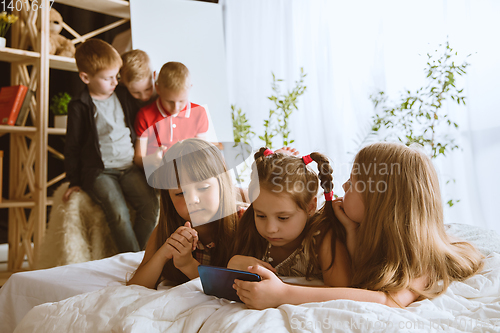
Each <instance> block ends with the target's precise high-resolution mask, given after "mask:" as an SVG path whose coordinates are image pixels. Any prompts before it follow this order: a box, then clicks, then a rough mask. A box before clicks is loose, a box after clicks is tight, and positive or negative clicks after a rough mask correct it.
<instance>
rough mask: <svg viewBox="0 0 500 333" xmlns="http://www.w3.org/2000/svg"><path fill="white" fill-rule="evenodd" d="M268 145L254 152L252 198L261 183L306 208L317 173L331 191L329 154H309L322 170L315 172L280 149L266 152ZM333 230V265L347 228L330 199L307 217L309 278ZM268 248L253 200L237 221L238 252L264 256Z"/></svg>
mask: <svg viewBox="0 0 500 333" xmlns="http://www.w3.org/2000/svg"><path fill="white" fill-rule="evenodd" d="M266 149H267V148H261V149H260V150H259V151H258V152H257V153H255V155H254V157H255V167H256V168H254V169H253V171H252V180H251V182H250V186H249V191H248V192H249V195H250V201H251V202H253V201H254V200H255V199H256V198H254V197H252V195H253V193H255V192H256V190H258V189H259V188H258V187H260V188H261V189H267V190H269V191H271V192H273V193H283V194H286V195H290V197H291V198H292V200H293V201H294V202H295V203H296V204H297V206H298V207H299V208H300V209H302V210H304V211H307V205H308V204H309V203H310V202H311V200H312V199H313V198H314V197H315V196H316V194H317V192H318V177H319V179H320V181H321V187H322V188H323V190H324V191H325V193H329V192H331V191H332V189H333V177H332V173H333V169H332V167H331V166H330V162H329V161H328V158H327V157H326V156H324V155H322V154H320V153H311V154H310V156H311V158H312V159H313V160H314V161H315V162H317V164H318V170H319V174H318V175H316V173H314V172H313V171H312V170H311V169H310V168H309V167H307V166H306V165H305V164H304V162H303V160H302V158H300V157H295V156H289V155H286V154H281V153H274V154H271V155H268V156H264V151H265V150H266ZM255 173H257V175H256V174H255ZM287 184H293V186H292V188H291V189H290V188H289V187H290V186H287ZM296 184H302V186H301V188H300V189H298V188H296ZM330 230H331V231H332V232H333V234H332V243H331V248H332V261H331V263H330V267H331V266H332V265H333V260H334V258H335V243H336V240H337V239H339V240H340V241H342V242H344V243H345V229H344V227H343V226H342V224H341V223H340V222H339V221H338V219H337V218H336V217H335V214H334V213H333V208H332V205H331V203H330V202H326V204H325V205H324V206H323V207H322V208H321V209H320V210H318V211H317V212H316V213H315V214H314V215H313V216H312V217H311V218H309V219H308V221H307V223H306V226H305V228H304V230H303V232H302V235H304V253H305V254H306V255H307V256H308V257H309V258H310V259H311V260H310V262H309V264H308V267H307V273H306V278H309V277H310V275H311V274H312V272H313V271H314V269H315V267H320V263H319V259H318V256H317V253H318V249H319V245H320V244H321V242H322V240H323V238H324V237H325V235H326V234H327V233H328V232H329V231H330ZM318 231H319V234H318ZM316 235H317V236H316ZM315 236H316V237H315ZM266 249H267V241H266V240H265V239H264V238H263V237H262V236H261V235H260V234H259V232H258V231H257V228H256V227H255V215H254V210H253V204H252V205H250V207H249V208H248V209H247V211H246V212H245V214H244V215H243V217H242V218H241V220H240V222H239V224H238V232H237V233H236V243H235V254H241V255H247V256H252V257H255V258H258V259H261V258H262V257H263V256H264V254H265V251H266Z"/></svg>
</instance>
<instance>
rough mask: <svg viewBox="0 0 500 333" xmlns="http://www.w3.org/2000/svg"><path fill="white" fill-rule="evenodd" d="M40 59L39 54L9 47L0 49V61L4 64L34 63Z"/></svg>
mask: <svg viewBox="0 0 500 333" xmlns="http://www.w3.org/2000/svg"><path fill="white" fill-rule="evenodd" d="M39 58H40V53H38V52H33V51H25V50H18V49H13V48H10V47H3V48H0V61H6V62H28V63H32V62H35V61H36V60H37V59H39Z"/></svg>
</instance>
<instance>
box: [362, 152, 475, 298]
mask: <svg viewBox="0 0 500 333" xmlns="http://www.w3.org/2000/svg"><path fill="white" fill-rule="evenodd" d="M352 174H353V178H354V181H355V182H354V181H353V184H354V183H356V184H357V183H358V182H361V183H360V185H363V184H364V185H366V184H370V182H371V185H372V186H373V188H371V190H368V189H367V188H366V186H363V187H364V188H365V190H364V191H362V198H363V203H364V206H365V214H364V219H363V221H362V222H361V223H360V226H359V230H358V235H357V242H358V244H357V247H356V248H357V250H356V253H355V254H354V256H353V268H354V269H353V274H354V276H353V286H354V287H359V288H364V289H370V290H378V291H384V292H386V293H394V292H397V291H400V290H403V289H407V288H410V283H411V281H412V280H414V279H416V278H419V277H423V276H427V277H428V280H429V282H428V285H427V287H426V288H424V290H414V291H415V292H417V293H419V294H420V295H421V296H423V297H428V298H432V297H435V296H438V295H440V294H441V293H443V292H444V291H445V290H446V288H447V287H448V286H449V284H450V282H452V281H462V280H465V279H466V278H468V277H470V276H472V275H474V274H475V273H476V272H478V270H480V269H481V268H482V266H483V262H482V255H481V254H480V253H479V252H478V251H477V250H476V249H475V248H474V246H473V245H471V244H470V243H468V242H464V241H451V240H450V239H449V238H448V235H447V234H446V232H445V230H444V224H443V206H442V200H441V194H440V191H439V182H438V177H437V173H436V170H435V169H434V166H433V165H432V162H431V160H430V158H429V157H428V156H427V155H426V154H425V153H424V152H422V151H421V150H420V149H416V148H411V147H406V146H405V145H403V144H396V143H376V144H372V145H369V146H367V147H365V148H363V149H362V150H361V151H360V152H359V153H358V154H357V155H356V158H355V161H354V167H353V173H352ZM379 185H380V186H379ZM358 189H359V187H358ZM439 281H442V284H440V283H439Z"/></svg>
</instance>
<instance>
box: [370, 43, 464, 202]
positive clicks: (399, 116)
mask: <svg viewBox="0 0 500 333" xmlns="http://www.w3.org/2000/svg"><path fill="white" fill-rule="evenodd" d="M439 46H440V48H439V49H437V50H435V51H434V53H433V54H429V53H427V65H426V67H425V69H424V72H425V73H426V85H425V86H424V87H422V88H419V89H417V90H416V91H414V92H412V91H410V90H408V91H406V92H403V93H401V96H400V98H399V100H397V101H395V102H389V101H388V97H387V95H386V94H385V93H384V92H383V91H379V92H378V93H377V94H375V95H372V96H370V98H371V100H372V101H373V103H374V105H375V108H376V109H377V108H380V109H381V110H380V112H379V113H377V114H376V115H375V116H374V117H373V126H372V132H377V133H378V132H385V133H384V134H387V135H386V136H385V138H383V139H384V140H388V139H391V138H394V137H395V138H397V139H398V140H399V141H401V142H403V143H404V144H406V145H407V146H409V145H411V144H412V143H418V144H420V145H422V146H423V147H424V149H426V150H427V152H428V153H429V155H430V157H431V158H436V157H438V156H439V155H442V156H446V154H447V153H448V152H449V151H452V150H454V149H457V148H459V146H458V145H457V144H456V143H455V140H454V139H453V137H450V136H449V135H448V134H447V132H449V131H448V129H450V128H451V129H452V130H455V131H456V130H457V128H458V124H457V123H456V122H454V121H452V120H451V118H450V116H449V114H448V113H447V111H446V110H445V109H444V108H443V106H444V103H445V101H446V100H451V101H453V102H455V103H457V104H458V105H460V104H463V105H465V95H464V93H463V89H458V88H457V87H456V86H455V83H456V77H457V75H459V76H461V75H464V74H466V69H467V67H468V66H469V65H470V64H469V63H468V62H467V61H462V62H461V64H458V65H457V64H456V61H457V56H458V53H457V52H454V51H453V49H452V48H451V47H450V44H449V43H448V41H447V42H446V44H445V45H443V44H440V45H439ZM469 56H470V54H469V55H468V56H467V57H469ZM381 129H382V131H381ZM452 181H453V182H454V180H452ZM449 182H450V180H448V181H447V183H449ZM458 201H459V200H457V201H453V200H449V201H448V205H449V206H450V207H451V206H453V205H454V203H456V202H458Z"/></svg>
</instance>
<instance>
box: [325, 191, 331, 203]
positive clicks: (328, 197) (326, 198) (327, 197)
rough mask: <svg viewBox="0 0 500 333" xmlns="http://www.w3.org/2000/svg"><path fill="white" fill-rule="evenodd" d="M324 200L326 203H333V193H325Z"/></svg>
mask: <svg viewBox="0 0 500 333" xmlns="http://www.w3.org/2000/svg"><path fill="white" fill-rule="evenodd" d="M325 200H326V201H333V191H331V192H329V193H325Z"/></svg>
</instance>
